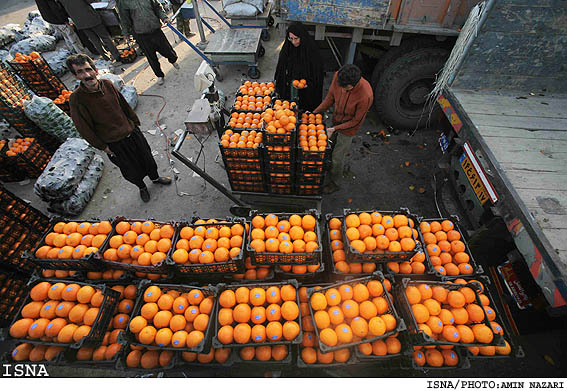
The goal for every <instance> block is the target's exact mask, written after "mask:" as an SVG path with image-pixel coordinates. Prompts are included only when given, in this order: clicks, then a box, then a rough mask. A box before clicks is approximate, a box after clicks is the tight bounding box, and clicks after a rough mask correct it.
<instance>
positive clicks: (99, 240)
mask: <svg viewBox="0 0 567 391" xmlns="http://www.w3.org/2000/svg"><path fill="white" fill-rule="evenodd" d="M110 231H112V225H111V224H110V222H109V221H101V222H98V223H91V222H88V221H84V222H80V223H79V222H75V221H70V222H67V223H66V222H62V221H60V222H58V223H56V224H55V225H54V226H53V232H50V233H48V234H47V235H46V236H45V243H44V245H43V246H41V247H40V248H38V249H37V250H36V252H35V256H36V258H39V259H81V258H83V257H86V256H87V255H89V254H90V253H96V252H97V251H98V250H99V248H100V247H101V246H102V245H103V244H104V242H105V240H106V237H107V235H108V234H109V233H110Z"/></svg>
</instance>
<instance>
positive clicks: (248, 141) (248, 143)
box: [220, 124, 262, 148]
mask: <svg viewBox="0 0 567 391" xmlns="http://www.w3.org/2000/svg"><path fill="white" fill-rule="evenodd" d="M252 125H254V124H252ZM220 143H221V145H222V146H223V147H225V148H258V147H259V146H260V144H262V132H260V131H256V130H251V131H247V130H243V131H242V132H241V133H234V132H233V131H232V130H230V129H227V130H225V131H224V133H223V135H222V136H221V140H220Z"/></svg>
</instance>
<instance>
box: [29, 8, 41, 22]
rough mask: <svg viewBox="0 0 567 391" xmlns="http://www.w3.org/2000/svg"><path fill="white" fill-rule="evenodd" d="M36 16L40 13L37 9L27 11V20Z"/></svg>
mask: <svg viewBox="0 0 567 391" xmlns="http://www.w3.org/2000/svg"><path fill="white" fill-rule="evenodd" d="M37 17H41V13H40V12H39V11H38V10H33V11H30V12H28V20H34V19H35V18H37Z"/></svg>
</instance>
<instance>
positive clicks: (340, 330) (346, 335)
mask: <svg viewBox="0 0 567 391" xmlns="http://www.w3.org/2000/svg"><path fill="white" fill-rule="evenodd" d="M335 333H336V334H337V339H338V342H339V343H340V344H346V343H350V342H352V338H353V334H352V329H351V328H350V326H349V325H347V324H346V323H341V324H339V325H337V327H335Z"/></svg>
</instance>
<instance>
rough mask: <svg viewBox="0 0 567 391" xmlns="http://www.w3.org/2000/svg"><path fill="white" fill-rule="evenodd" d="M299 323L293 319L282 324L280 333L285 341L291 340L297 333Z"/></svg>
mask: <svg viewBox="0 0 567 391" xmlns="http://www.w3.org/2000/svg"><path fill="white" fill-rule="evenodd" d="M299 332H300V329H299V324H298V323H297V322H295V321H289V320H288V321H287V322H285V323H284V324H283V328H282V334H283V337H284V339H285V340H286V341H293V340H294V339H295V338H296V337H297V336H298V335H299Z"/></svg>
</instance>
